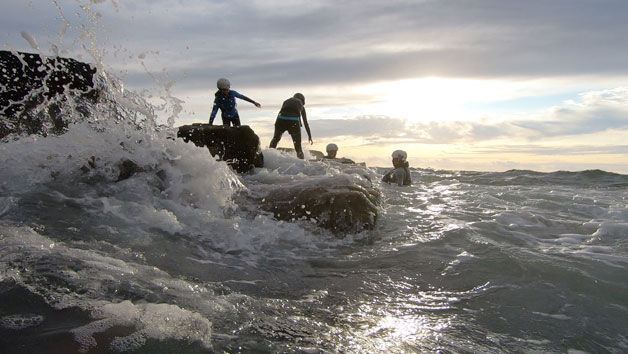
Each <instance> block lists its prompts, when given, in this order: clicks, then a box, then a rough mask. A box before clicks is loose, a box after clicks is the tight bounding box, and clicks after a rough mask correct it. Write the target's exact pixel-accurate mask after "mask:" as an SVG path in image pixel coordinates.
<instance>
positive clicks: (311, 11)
mask: <svg viewBox="0 0 628 354" xmlns="http://www.w3.org/2000/svg"><path fill="white" fill-rule="evenodd" d="M627 16H628V1H625V0H526V1H521V0H512V1H511V0H473V1H472V0H414V1H402V0H389V1H381V0H380V1H371V0H360V1H343V0H333V1H327V0H317V1H276V0H248V1H240V0H235V1H227V0H216V1H212V0H167V1H165V0H164V1H162V0H150V1H145V0H133V1H123V0H91V1H88V0H56V1H54V0H53V1H48V0H38V1H36V2H35V1H25V0H3V5H2V12H1V13H0V28H1V31H0V34H1V35H2V37H1V38H0V41H1V42H2V44H3V49H5V50H6V49H14V50H18V51H27V52H37V51H39V52H40V53H42V54H45V55H53V54H56V53H58V54H60V55H61V56H67V57H73V58H75V59H79V60H82V61H86V62H89V63H93V64H96V65H99V66H100V67H101V68H102V69H103V70H105V71H107V72H109V73H111V74H113V75H115V76H117V77H119V78H120V79H121V80H122V81H123V82H124V85H125V87H126V88H127V89H129V90H133V91H135V92H138V93H140V94H142V95H143V96H144V97H146V98H147V99H148V100H150V101H151V102H152V103H154V104H156V105H157V106H164V107H165V109H164V111H163V112H160V115H161V116H164V117H166V116H171V115H173V114H175V113H176V112H177V111H176V107H175V106H177V104H180V105H181V108H182V110H181V111H180V112H178V113H177V114H176V117H175V120H174V125H175V126H179V125H183V124H190V123H195V122H203V123H205V122H207V121H208V118H209V114H210V112H211V108H212V102H213V94H214V92H215V90H216V80H217V79H218V78H220V77H226V78H228V79H229V80H230V81H231V84H232V89H234V90H236V91H238V92H240V93H241V94H244V95H246V96H248V97H250V98H252V99H254V100H255V101H257V102H259V103H260V104H261V105H262V108H261V109H258V108H256V107H254V106H253V105H252V104H250V103H248V102H245V101H239V103H238V109H239V111H240V117H241V121H242V123H243V124H246V125H250V126H251V127H252V128H253V129H254V130H255V132H256V133H257V134H258V135H259V136H260V139H261V142H262V146H263V147H266V146H268V144H269V142H270V139H271V137H272V134H273V126H274V121H275V118H276V116H277V113H278V111H279V108H280V107H281V103H282V102H283V101H284V100H285V99H286V98H288V97H291V96H292V95H293V94H294V93H295V92H302V93H303V94H304V95H305V97H306V110H307V115H308V121H309V124H310V127H311V131H312V135H313V140H314V144H313V145H310V144H307V143H304V146H306V147H307V148H310V149H315V150H319V151H324V150H325V146H326V145H327V144H328V143H336V144H337V145H338V146H339V148H340V149H339V152H338V156H344V157H348V158H351V159H353V160H356V161H364V162H366V163H367V165H369V166H381V167H386V166H390V165H391V162H390V161H391V157H390V154H391V152H392V151H393V150H396V149H403V150H405V151H407V153H408V161H409V163H410V165H411V166H412V167H419V168H434V169H447V170H476V171H505V170H510V169H527V170H535V171H544V172H550V171H557V170H569V171H581V170H589V169H601V170H605V171H610V172H617V173H624V174H628V45H626V38H628V21H626V17H627ZM218 121H220V118H218ZM302 134H303V136H304V141H306V140H307V135H306V133H305V130H303V131H302ZM279 146H280V147H291V146H292V141H291V139H290V137H289V135H288V134H287V133H285V134H284V136H283V138H282V140H281V142H280V144H279Z"/></svg>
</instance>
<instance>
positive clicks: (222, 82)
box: [216, 77, 231, 90]
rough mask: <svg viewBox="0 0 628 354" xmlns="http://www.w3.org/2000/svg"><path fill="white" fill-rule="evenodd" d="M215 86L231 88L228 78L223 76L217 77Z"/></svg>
mask: <svg viewBox="0 0 628 354" xmlns="http://www.w3.org/2000/svg"><path fill="white" fill-rule="evenodd" d="M216 86H218V88H219V89H220V90H222V89H230V88H231V83H230V82H229V80H227V79H225V78H224V77H223V78H220V79H218V82H217V83H216Z"/></svg>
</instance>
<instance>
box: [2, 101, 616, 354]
mask: <svg viewBox="0 0 628 354" xmlns="http://www.w3.org/2000/svg"><path fill="white" fill-rule="evenodd" d="M99 114H100V116H98V117H97V118H98V119H96V122H94V121H92V122H77V123H76V124H74V125H72V126H71V127H70V130H69V132H68V133H66V134H64V135H61V136H49V137H46V138H42V137H34V136H30V137H23V138H21V139H19V140H11V141H8V142H4V143H2V144H0V166H1V168H0V352H2V353H109V352H111V353H117V352H125V353H155V352H162V353H163V352H175V351H176V352H182V353H207V352H217V353H222V352H262V353H263V352H269V353H270V352H273V353H275V352H295V353H375V352H381V353H408V352H436V351H438V352H443V353H448V352H450V353H458V352H461V353H465V352H469V353H471V352H473V353H477V352H483V353H491V352H494V353H501V352H524V353H531V352H555V353H564V352H572V353H579V352H588V353H601V352H611V353H621V352H626V351H628V338H627V335H628V320H627V319H628V296H627V295H626V294H627V293H628V289H627V281H626V280H627V279H628V270H627V266H628V241H627V235H626V234H627V233H628V189H627V187H628V176H625V175H617V174H612V173H607V172H604V171H584V172H555V173H538V172H533V171H507V172H501V173H488V172H486V173H485V172H469V171H435V170H430V169H413V170H412V178H413V180H414V185H413V186H411V187H396V186H389V185H382V184H381V183H380V182H378V181H379V179H380V178H381V175H382V174H383V173H384V171H385V169H376V168H363V167H359V166H358V167H346V166H338V165H333V164H328V163H322V162H308V161H301V160H298V159H296V158H295V157H292V156H289V155H285V154H281V153H279V152H277V151H275V150H264V154H265V160H266V167H265V168H262V169H256V170H255V172H254V173H253V174H251V175H245V176H238V175H236V174H234V173H233V172H231V170H230V169H229V168H228V167H227V166H226V164H225V163H223V162H217V161H214V160H212V159H211V158H210V155H209V154H208V151H207V150H206V149H205V148H197V147H195V146H193V145H192V144H186V143H184V142H182V141H180V140H176V139H171V138H168V137H169V136H171V135H172V133H171V132H170V131H168V130H166V129H158V128H156V127H153V126H151V125H150V124H145V125H142V124H139V125H138V124H136V122H134V123H129V122H126V121H124V120H123V121H120V119H117V120H114V119H108V117H106V116H103V115H102V114H103V113H102V112H101V113H99ZM96 123H97V124H96ZM95 124H96V125H95ZM127 159H128V160H132V161H133V162H135V164H137V166H138V167H139V170H138V171H137V173H135V174H134V175H132V176H131V177H130V178H128V179H123V180H119V173H120V169H119V166H120V162H121V161H125V160H127ZM321 180H329V181H330V183H335V181H342V182H343V183H344V182H346V181H350V183H355V184H370V183H373V185H374V186H376V187H377V188H379V189H381V191H382V193H383V195H384V200H383V201H382V204H381V206H380V210H379V218H378V224H377V227H376V229H375V230H373V231H365V232H362V233H359V234H353V235H346V236H345V237H344V238H338V237H336V236H334V235H333V234H331V233H330V232H328V231H326V230H324V229H320V228H318V227H316V226H315V225H314V224H312V223H310V222H307V221H298V222H295V223H288V222H279V221H276V220H275V219H273V218H272V215H270V214H268V213H265V212H262V211H260V210H259V209H258V207H257V205H256V204H255V202H254V201H253V199H254V198H253V197H259V196H261V195H264V193H266V192H268V191H269V190H270V189H271V188H276V187H277V186H281V185H282V184H285V185H291V186H292V185H295V184H299V183H301V184H303V185H307V184H308V183H311V182H314V181H321ZM371 181H374V182H371Z"/></svg>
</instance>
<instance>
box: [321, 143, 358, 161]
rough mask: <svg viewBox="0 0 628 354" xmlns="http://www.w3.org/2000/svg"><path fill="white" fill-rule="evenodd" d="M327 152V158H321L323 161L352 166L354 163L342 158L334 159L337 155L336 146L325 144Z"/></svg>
mask: <svg viewBox="0 0 628 354" xmlns="http://www.w3.org/2000/svg"><path fill="white" fill-rule="evenodd" d="M325 150H326V151H327V156H325V157H323V160H334V161H337V162H340V163H347V164H354V163H355V162H354V161H353V160H351V159H347V158H344V157H336V155H337V154H338V145H336V144H327V147H326V148H325Z"/></svg>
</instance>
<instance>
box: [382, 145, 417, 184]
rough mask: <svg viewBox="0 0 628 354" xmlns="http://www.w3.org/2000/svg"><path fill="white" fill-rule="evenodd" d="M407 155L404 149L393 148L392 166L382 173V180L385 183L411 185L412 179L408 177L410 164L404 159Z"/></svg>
mask: <svg viewBox="0 0 628 354" xmlns="http://www.w3.org/2000/svg"><path fill="white" fill-rule="evenodd" d="M407 157H408V154H406V152H405V151H403V150H395V151H394V152H393V153H392V158H393V160H392V163H393V167H394V168H393V169H392V170H390V171H388V172H387V173H386V174H385V175H384V178H382V181H383V182H386V183H396V184H397V185H398V186H409V185H411V184H412V179H411V178H410V170H409V169H408V168H409V167H410V165H409V164H408V162H407V161H406V158H407Z"/></svg>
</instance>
